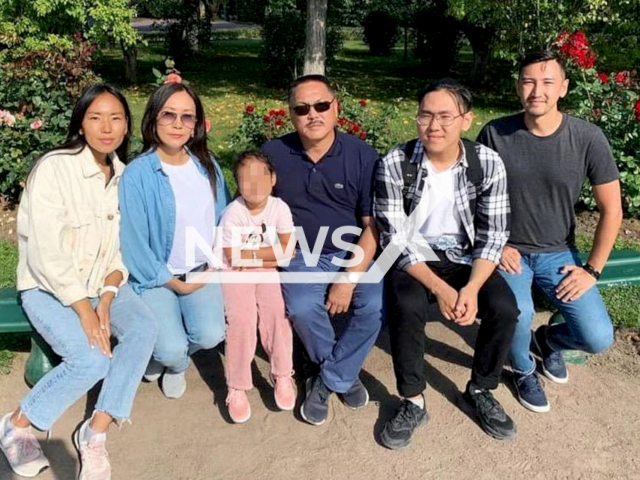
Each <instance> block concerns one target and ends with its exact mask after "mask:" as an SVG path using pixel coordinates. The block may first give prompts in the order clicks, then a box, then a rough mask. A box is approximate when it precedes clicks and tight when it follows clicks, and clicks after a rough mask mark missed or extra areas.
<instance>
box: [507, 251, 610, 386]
mask: <svg viewBox="0 0 640 480" xmlns="http://www.w3.org/2000/svg"><path fill="white" fill-rule="evenodd" d="M565 265H582V263H581V262H580V259H579V258H578V256H577V254H576V253H575V252H572V251H570V250H564V251H561V252H550V253H531V254H524V255H522V259H521V261H520V266H521V268H522V273H520V274H517V275H516V274H510V273H507V272H503V271H500V273H501V274H502V276H503V277H504V279H505V280H506V281H507V283H508V284H509V286H510V287H511V290H513V293H514V295H515V296H516V300H517V301H518V309H519V310H520V316H519V317H518V324H517V325H516V332H515V334H514V336H513V342H512V344H511V351H510V352H509V358H510V360H511V366H512V368H513V370H514V371H515V372H517V373H521V374H529V373H533V371H534V370H535V368H536V364H535V362H534V360H533V357H531V355H530V353H529V348H530V347H529V346H530V343H531V323H532V322H533V317H534V315H535V310H534V306H533V298H532V295H531V286H532V285H535V286H537V287H538V288H539V289H540V290H542V292H544V294H545V295H546V296H547V297H548V298H549V299H550V300H551V301H552V302H553V304H554V305H555V306H556V307H557V308H558V310H559V311H560V313H561V314H562V316H563V317H564V319H565V323H562V324H557V325H552V326H550V327H549V328H548V329H547V342H548V343H549V346H550V347H551V348H552V349H553V350H555V351H560V350H582V351H585V352H589V353H600V352H602V351H603V350H606V349H607V348H608V347H609V345H611V343H612V342H613V325H612V324H611V319H610V318H609V314H608V313H607V309H606V307H605V305H604V302H603V301H602V297H601V296H600V293H599V292H598V288H597V287H595V286H593V287H591V288H590V289H589V290H587V291H586V292H585V293H584V294H583V295H582V296H581V297H580V298H578V299H577V300H574V301H573V302H561V301H560V300H558V299H557V298H556V292H555V289H556V287H557V286H558V284H559V283H560V282H561V281H562V279H563V278H565V276H566V275H563V274H562V273H560V271H561V270H562V267H564V266H565Z"/></svg>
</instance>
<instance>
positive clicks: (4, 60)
mask: <svg viewBox="0 0 640 480" xmlns="http://www.w3.org/2000/svg"><path fill="white" fill-rule="evenodd" d="M325 9H326V10H325ZM318 16H319V17H320V18H322V19H323V21H322V22H320V23H318V22H316V23H315V24H313V25H315V26H313V25H312V22H310V21H309V22H308V20H309V19H311V18H317V17H318ZM312 28H315V29H316V30H317V29H318V28H319V29H321V30H322V31H323V35H324V38H325V43H324V44H321V45H320V47H322V48H321V49H320V50H321V51H322V52H323V55H322V58H321V59H320V62H321V64H322V68H323V69H325V71H326V74H327V75H328V76H329V78H330V79H331V81H332V82H333V83H334V84H335V86H336V89H337V91H338V92H339V96H340V101H341V107H342V114H341V118H340V124H339V128H340V129H341V130H342V131H344V132H347V133H350V134H353V135H356V136H358V137H360V138H362V139H364V140H365V141H367V142H368V143H370V144H372V145H373V146H374V147H375V148H376V149H377V150H378V152H379V153H380V154H381V155H383V154H384V153H386V151H388V149H390V148H391V147H392V146H393V145H396V144H398V143H401V142H404V141H406V140H408V139H410V138H413V137H415V135H416V131H415V111H416V105H417V101H416V96H417V93H418V92H419V91H420V90H421V89H422V88H424V87H425V86H426V85H427V84H428V83H429V82H430V81H431V80H434V79H437V78H442V77H445V76H447V77H453V78H456V79H458V80H460V81H462V82H463V83H465V84H467V85H468V86H470V87H471V89H472V91H473V93H474V100H475V102H474V111H475V114H476V118H475V120H474V123H473V127H472V129H471V131H470V132H469V134H468V137H469V138H472V139H473V138H475V136H476V134H477V133H478V132H479V130H480V128H481V126H482V125H484V124H485V123H486V122H487V121H489V120H491V119H493V118H496V117H499V116H502V115H506V114H510V113H514V112H517V111H518V110H519V109H520V104H519V102H518V100H517V97H516V93H515V80H516V78H515V72H516V71H517V62H518V59H519V58H521V57H522V56H523V54H524V53H526V52H528V51H532V50H537V49H540V48H548V47H551V48H557V49H559V50H560V51H561V52H562V53H563V54H564V55H565V56H566V58H567V65H568V69H569V75H570V78H571V86H570V94H569V95H568V97H567V98H566V99H565V100H564V101H563V102H562V104H561V105H562V108H563V109H565V110H566V111H568V112H570V113H572V114H574V115H576V116H579V117H581V118H584V119H585V120H588V121H591V122H593V123H596V124H597V125H599V126H600V127H601V128H602V129H603V131H604V132H605V134H606V135H607V137H608V138H609V141H610V142H611V145H612V149H613V152H614V156H615V158H616V162H617V164H618V167H619V168H620V171H621V175H622V184H623V201H624V207H625V220H624V224H623V228H622V230H621V233H620V236H619V239H618V241H617V243H616V248H617V249H625V248H633V249H638V250H640V223H639V220H638V218H640V158H639V157H638V155H639V154H638V152H640V102H639V100H638V92H639V91H640V88H639V83H638V81H639V77H638V71H637V69H638V66H639V65H640V48H639V47H638V43H639V42H638V40H639V39H640V0H612V1H605V0H558V1H545V0H488V1H482V0H329V1H328V2H327V1H326V0H324V1H323V0H308V1H305V0H247V1H241V0H225V1H211V0H163V1H153V0H34V1H30V2H26V1H24V0H0V205H1V210H0V287H13V286H14V285H15V267H16V264H17V248H16V224H15V213H16V211H15V208H16V204H17V201H18V199H19V195H20V192H21V189H22V185H23V181H24V178H25V176H26V174H27V173H28V171H29V169H30V168H31V165H32V164H33V161H34V160H35V159H36V158H37V157H38V156H39V155H40V153H41V152H43V151H44V150H46V149H48V148H51V147H54V146H56V145H58V144H60V143H61V141H62V139H63V138H64V136H65V132H66V128H67V124H68V119H69V117H70V111H71V108H72V106H73V103H74V101H75V99H76V98H77V97H78V96H79V94H80V92H81V91H82V89H84V88H85V87H86V86H88V85H90V84H92V83H95V82H97V81H99V80H101V81H105V82H108V83H112V84H114V85H116V86H118V87H120V88H122V89H123V91H124V93H125V95H126V96H127V98H128V100H129V102H130V106H131V108H132V114H133V124H134V135H135V137H136V139H135V140H134V142H133V145H132V147H133V148H132V150H133V151H132V153H136V152H138V151H139V150H140V148H141V143H140V140H139V139H140V131H139V125H140V120H141V117H142V112H143V110H144V106H145V104H146V100H147V98H148V96H149V94H150V93H151V92H152V91H153V90H154V89H155V88H156V87H157V85H159V84H161V83H162V82H164V81H165V80H166V78H167V76H168V75H171V74H179V75H180V76H181V78H182V79H184V81H188V82H189V83H190V85H191V86H193V87H194V88H195V89H196V91H197V92H198V93H199V94H200V96H201V98H202V100H203V103H204V106H205V111H206V115H207V119H208V120H209V121H210V122H211V130H210V131H209V133H208V137H209V147H210V149H211V150H212V151H213V152H214V154H215V156H216V158H217V159H218V160H219V161H220V163H221V164H222V166H223V170H224V172H225V176H226V178H227V180H228V182H229V185H230V188H231V190H232V191H234V190H235V185H234V182H233V178H232V175H231V173H230V170H229V167H230V165H231V162H232V159H233V157H234V155H235V154H236V153H237V152H239V151H241V150H243V149H245V148H247V147H250V146H259V145H260V144H261V143H262V142H263V141H264V140H265V139H267V138H271V137H273V136H278V135H281V134H284V133H287V132H289V131H291V126H290V123H289V118H288V109H287V99H286V95H287V91H286V86H287V84H288V83H289V82H290V81H291V79H292V78H294V77H295V76H297V75H300V74H302V73H303V72H306V71H308V66H309V65H308V64H309V58H308V56H306V54H307V52H308V50H309V49H310V48H311V49H314V48H315V49H316V51H317V50H318V39H317V36H316V37H314V36H313V35H308V34H309V31H310V29H312ZM316 33H317V32H316ZM316 60H317V58H316ZM317 67H318V65H317V64H316V65H315V68H317ZM593 209H594V204H593V199H592V197H591V196H590V194H589V192H588V189H586V190H585V192H584V194H583V196H582V199H581V202H580V204H579V205H578V210H579V215H578V225H577V227H578V228H577V231H578V235H577V241H578V247H579V249H580V250H581V251H583V252H588V250H589V248H590V244H591V240H592V236H593V232H594V230H595V225H596V222H597V213H595V212H594V210H593ZM603 295H604V297H605V300H606V302H607V305H608V308H609V309H610V312H611V314H612V318H613V320H614V323H615V324H616V326H617V327H619V329H618V333H617V339H618V341H617V342H616V345H617V347H616V349H615V350H614V351H613V352H612V353H611V354H610V355H609V356H608V357H600V360H593V361H592V362H591V364H590V368H592V369H595V370H594V371H591V370H586V369H585V371H583V372H582V373H579V374H578V375H577V376H578V377H579V376H583V377H585V378H583V380H584V381H585V382H587V383H589V382H592V381H599V380H600V377H598V374H599V373H602V372H603V371H606V374H609V373H610V372H609V370H607V369H608V368H613V369H614V370H615V371H616V372H618V371H623V372H624V375H632V376H633V378H635V379H636V383H635V384H634V385H633V387H629V388H631V390H630V392H629V396H628V397H626V398H636V401H637V396H638V393H639V392H640V385H637V377H638V374H640V335H639V334H638V332H639V331H640V287H637V286H630V285H628V286H624V285H623V286H616V287H610V288H607V289H605V290H604V291H603ZM444 332H445V333H442V332H441V333H442V335H443V336H442V338H443V339H445V340H447V341H449V340H450V343H452V344H453V345H456V346H457V347H459V349H460V350H461V351H468V345H467V344H468V343H472V342H470V341H467V342H466V343H464V342H463V344H460V345H458V343H459V340H457V339H454V338H449V336H450V332H449V331H448V330H446V329H445V330H444ZM457 333H460V332H457ZM462 337H464V338H467V337H468V336H464V335H462ZM462 337H461V338H462ZM440 340H442V339H440ZM383 342H384V341H383ZM456 342H458V343H456ZM437 344H438V345H441V344H440V343H437ZM28 348H29V337H28V336H27V335H21V334H3V335H0V382H2V381H6V383H4V384H5V385H18V383H19V382H18V381H16V380H15V378H14V377H16V376H19V371H20V369H21V366H22V363H23V362H24V357H25V354H24V352H27V351H28ZM465 349H466V350H465ZM383 350H384V349H383ZM441 360H446V361H448V362H453V363H454V364H456V358H455V355H454V357H450V356H449V357H448V356H447V355H444V356H443V357H442V359H441ZM371 361H372V362H375V365H378V366H380V365H382V366H383V367H384V369H385V371H386V370H389V369H390V364H389V362H388V359H386V357H385V360H380V359H379V358H377V357H376V358H374V359H373V360H371ZM607 362H609V363H610V364H611V365H613V366H612V367H611V365H609V366H603V365H605V364H607ZM457 363H458V364H459V365H457V366H456V365H454V366H453V367H451V368H453V369H455V368H459V367H460V365H462V366H464V363H465V361H462V360H459V361H458V362H457ZM434 365H436V367H437V368H440V370H441V371H442V372H443V373H445V374H447V372H448V370H447V368H449V367H446V366H444V365H439V364H438V363H437V362H435V363H434ZM374 369H375V368H374ZM599 369H600V370H599ZM602 369H605V370H602ZM16 372H18V373H16ZM594 372H595V373H594ZM388 373H389V372H387V374H388ZM448 373H451V375H452V376H453V377H454V378H455V375H456V374H457V373H455V372H454V371H450V372H448ZM3 375H4V376H5V380H3V379H2V376H3ZM203 375H204V374H203ZM589 375H593V377H590V376H589ZM621 375H622V374H621ZM463 376H464V375H463ZM221 378H222V377H220V378H219V379H218V381H220V379H221ZM461 378H462V377H461ZM382 379H384V376H382V377H381V378H380V380H382ZM438 379H439V377H438ZM626 379H627V377H624V376H623V377H619V378H618V377H615V375H614V380H612V382H613V383H614V384H615V385H616V386H619V385H620V384H623V383H625V382H626ZM205 380H206V381H208V383H209V384H211V378H205ZM386 380H387V382H384V383H385V385H387V386H388V387H390V386H391V385H392V384H393V380H392V378H391V377H388V378H386ZM430 380H433V378H430ZM436 380H437V379H436ZM461 381H462V380H461ZM442 382H444V381H442ZM442 382H441V383H442ZM365 384H366V385H367V386H368V387H371V385H372V384H371V383H370V382H367V381H365ZM444 384H445V385H446V386H447V388H449V387H450V386H448V384H447V383H446V382H444ZM447 388H444V389H442V392H444V393H443V395H444V396H445V397H447V398H449V397H451V396H452V395H453V393H451V391H449V390H451V389H449V390H447ZM610 388H614V387H613V386H612V384H607V383H606V382H605V383H602V382H600V385H599V388H597V389H595V390H594V392H592V394H591V397H593V396H598V395H600V396H602V394H603V392H606V391H607V390H608V389H610ZM634 388H635V390H634ZM212 389H214V388H213V387H212ZM381 392H384V393H388V392H387V391H386V388H382V387H380V388H378V389H377V390H376V389H375V388H374V395H373V399H374V400H376V394H378V396H380V395H379V394H380V393H381ZM2 393H4V394H6V393H8V392H0V394H2ZM144 393H145V394H146V393H147V392H144ZM155 393H157V392H155ZM214 394H215V392H214ZM221 395H222V394H221ZM551 395H552V400H556V398H555V397H554V395H553V394H551ZM1 397H2V395H0V399H1ZM14 400H15V398H14ZM449 400H450V401H451V398H449ZM143 402H144V400H143ZM381 402H382V403H384V401H381ZM451 403H455V402H454V401H451ZM606 405H607V402H606V401H603V403H602V405H601V408H603V409H604V408H606ZM514 408H517V407H514ZM597 408H598V407H596V406H594V407H592V408H590V410H589V411H590V412H594V411H597ZM388 410H392V409H391V407H389V408H388ZM576 413H578V412H576ZM636 417H637V415H636ZM339 419H340V420H341V421H345V422H346V421H347V420H345V419H343V418H341V417H340V418H339ZM333 420H335V419H333ZM555 420H556V421H557V420H558V419H557V418H556V419H555ZM358 421H359V422H360V423H363V424H364V423H366V421H368V420H364V419H362V418H361V419H360V420H358ZM567 421H568V420H567ZM378 423H380V420H378V422H377V423H376V424H378ZM606 423H607V422H606V421H602V422H601V424H600V426H603V425H605V424H606ZM614 423H615V422H614ZM635 425H636V427H635V428H636V431H637V425H638V420H637V419H636V420H635ZM627 426H628V427H629V428H634V427H633V423H632V424H631V425H627ZM430 428H431V427H430ZM603 428H604V427H603ZM607 428H611V426H610V425H608V426H607ZM619 428H622V429H624V428H625V426H624V425H622V426H619ZM369 429H370V428H369ZM584 429H585V432H586V431H587V430H588V428H587V426H584ZM592 430H593V429H592ZM595 431H597V429H595ZM574 433H576V434H579V433H577V432H574ZM626 433H627V434H628V435H626V436H625V435H622V438H627V439H629V438H632V437H633V435H632V434H631V433H630V431H627V432H626ZM592 437H593V433H590V434H587V433H585V434H584V439H583V440H584V442H586V443H585V444H584V445H582V444H581V445H582V447H581V448H585V447H586V448H588V446H589V445H591V444H593V441H592ZM331 438H332V439H333V441H339V442H341V441H342V439H339V438H338V437H331ZM480 438H481V437H480ZM326 440H329V438H326ZM538 440H539V438H538ZM611 441H612V442H613V440H611ZM603 442H604V444H606V441H604V440H603ZM534 443H535V442H534ZM578 443H580V442H578ZM604 444H603V445H604ZM291 448H292V451H295V448H293V447H291ZM571 448H573V449H574V450H575V449H579V448H580V447H578V446H577V444H574V445H573V446H572V447H571ZM603 448H604V450H602V451H605V452H606V445H604V446H603ZM625 448H626V449H627V450H628V451H629V452H632V451H634V450H635V451H636V452H637V449H638V445H637V441H636V443H635V444H634V443H633V442H631V443H627V444H625ZM602 451H601V454H602ZM552 452H553V448H552V446H549V450H548V452H547V453H548V455H552ZM493 454H495V455H493ZM499 455H500V454H499V451H498V450H496V451H495V452H493V453H492V454H491V455H489V458H490V460H491V461H493V462H499ZM536 455H537V456H536V457H535V458H537V459H538V460H540V459H543V458H546V457H545V454H541V453H540V452H537V453H536ZM372 458H373V457H372ZM429 459H431V460H432V458H431V457H430V458H429ZM460 461H462V460H459V461H457V462H456V463H460ZM634 462H635V461H634ZM374 463H375V462H374ZM535 463H536V462H535V461H533V460H532V461H531V465H526V467H527V468H529V467H531V468H533V466H534V465H535ZM622 463H624V462H622ZM573 464H574V465H573V466H574V467H575V468H577V470H575V471H577V472H586V471H589V472H591V473H593V472H594V470H584V469H588V468H591V467H592V465H590V464H589V462H584V463H583V464H581V465H578V464H577V463H576V461H575V460H574V462H573ZM408 465H410V464H408ZM634 465H636V466H637V464H634ZM392 466H393V464H392ZM395 467H396V466H394V469H395ZM398 468H399V467H398ZM408 468H409V467H408ZM443 468H444V467H443ZM581 469H583V470H581ZM392 471H393V472H396V473H397V476H398V477H399V478H404V477H402V475H401V474H400V473H398V472H403V471H404V470H402V469H399V470H397V471H396V470H392ZM595 472H596V473H598V472H599V473H602V475H603V476H608V478H612V476H613V478H617V477H619V476H620V477H624V476H627V475H628V476H629V478H633V475H634V474H633V473H632V472H630V471H629V470H626V471H623V472H619V471H615V470H610V469H606V468H605V469H602V470H598V469H597V468H596V470H595ZM612 472H614V473H613V474H612ZM538 473H539V472H538ZM618 474H620V475H618ZM623 474H624V475H623ZM445 476H446V475H445ZM578 476H579V475H578ZM596 476H597V475H595V476H593V478H595V477H596ZM257 477H260V475H257V476H256V478H257ZM534 477H535V475H533V476H532V477H531V478H534ZM568 477H569V478H572V477H571V475H568ZM54 478H55V477H54ZM61 478H64V477H61ZM140 478H142V477H140ZM146 478H154V477H153V476H149V477H146ZM167 478H173V477H167ZM185 478H200V477H198V476H197V474H196V475H195V476H192V477H185ZM406 478H413V477H411V476H410V475H409V476H406ZM459 478H462V477H459ZM475 478H492V477H491V476H487V477H485V476H484V475H483V474H478V475H476V477H475ZM495 478H507V477H500V476H498V477H495ZM540 478H548V477H540ZM586 478H592V477H591V476H590V475H589V474H587V476H586Z"/></svg>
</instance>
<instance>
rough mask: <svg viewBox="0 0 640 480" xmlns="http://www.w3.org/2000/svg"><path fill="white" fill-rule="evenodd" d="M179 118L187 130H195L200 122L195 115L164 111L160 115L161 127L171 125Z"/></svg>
mask: <svg viewBox="0 0 640 480" xmlns="http://www.w3.org/2000/svg"><path fill="white" fill-rule="evenodd" d="M178 117H180V122H181V123H182V125H184V126H185V127H187V128H194V127H195V126H196V122H197V121H198V117H196V116H195V115H194V114H193V113H183V114H181V115H178V114H177V113H176V112H169V111H164V112H160V114H159V115H158V123H159V124H160V125H171V124H173V123H174V122H175V121H176V120H177V119H178Z"/></svg>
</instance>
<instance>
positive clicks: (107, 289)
mask: <svg viewBox="0 0 640 480" xmlns="http://www.w3.org/2000/svg"><path fill="white" fill-rule="evenodd" d="M118 291H119V288H118V287H116V286H115V285H105V286H104V287H102V288H101V289H100V290H98V295H99V296H102V295H104V294H105V293H107V292H111V293H113V298H116V297H117V296H118Z"/></svg>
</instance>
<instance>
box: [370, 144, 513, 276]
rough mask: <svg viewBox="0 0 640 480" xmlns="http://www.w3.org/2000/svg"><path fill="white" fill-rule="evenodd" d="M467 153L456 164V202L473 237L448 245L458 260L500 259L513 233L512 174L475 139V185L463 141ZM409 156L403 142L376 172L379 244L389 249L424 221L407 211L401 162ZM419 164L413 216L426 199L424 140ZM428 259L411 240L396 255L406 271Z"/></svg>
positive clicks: (414, 158) (417, 152)
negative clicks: (478, 177) (416, 221)
mask: <svg viewBox="0 0 640 480" xmlns="http://www.w3.org/2000/svg"><path fill="white" fill-rule="evenodd" d="M460 148H461V149H462V157H461V159H460V162H458V163H457V164H456V166H454V167H453V168H454V175H455V207H456V209H457V211H458V213H459V214H460V218H461V219H462V223H463V226H464V230H465V233H466V236H467V239H468V242H464V244H462V245H457V246H456V247H454V248H452V249H450V250H447V251H446V255H447V258H449V260H451V261H452V262H455V263H462V264H471V263H472V261H473V260H475V259H476V258H482V259H485V260H489V261H491V262H493V263H495V264H496V265H497V264H498V263H500V257H501V256H502V249H503V248H504V246H505V244H506V243H507V239H508V238H509V221H510V219H509V216H510V206H509V195H508V192H507V174H506V171H505V168H504V164H503V162H502V159H501V158H500V156H499V155H498V154H497V153H496V152H495V151H493V150H491V149H490V148H488V147H486V146H484V145H481V144H476V151H477V153H478V157H479V159H480V166H481V168H482V172H483V180H482V184H481V185H479V186H478V191H476V187H475V186H474V185H473V184H472V183H471V182H468V181H467V173H466V170H467V168H468V167H469V164H468V162H467V157H466V153H465V150H464V145H463V144H462V142H460ZM404 158H405V154H404V151H403V149H402V147H398V148H395V149H394V150H392V151H391V152H389V153H388V154H387V155H386V156H385V157H384V158H383V159H382V160H381V161H380V162H379V164H378V167H377V169H376V175H375V194H374V203H373V212H374V216H375V218H376V221H377V224H378V229H379V231H380V246H381V247H382V248H386V247H387V246H388V245H389V244H390V243H391V242H392V241H394V236H396V235H397V236H398V237H396V238H412V232H408V231H407V229H413V230H416V229H419V228H420V227H421V225H415V226H412V225H410V222H407V221H406V219H407V217H406V214H405V211H404V203H403V202H404V198H403V195H402V190H403V187H404V179H403V177H402V161H403V160H404ZM409 161H410V162H412V163H418V171H417V174H416V180H415V181H414V182H413V184H412V185H411V186H410V188H409V190H408V192H407V198H408V199H409V200H410V201H411V204H410V207H409V215H411V213H413V211H414V210H415V208H416V207H417V205H418V204H419V203H420V199H421V198H422V189H423V188H424V185H425V183H426V176H427V155H426V153H425V152H424V149H423V147H422V142H421V141H420V140H418V141H417V142H416V146H415V149H414V151H413V153H412V154H411V158H410V159H409ZM473 199H475V200H476V211H475V218H474V215H473V213H472V211H471V207H470V203H469V202H470V200H473ZM424 261H426V258H425V257H424V255H423V254H422V253H420V251H419V249H418V248H417V246H416V245H414V244H412V243H411V241H409V242H408V243H407V244H406V245H405V247H404V250H403V251H402V253H401V254H400V257H399V258H398V260H397V263H396V265H397V268H399V269H401V270H405V269H406V268H408V267H409V266H411V265H414V264H416V263H418V262H424Z"/></svg>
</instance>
